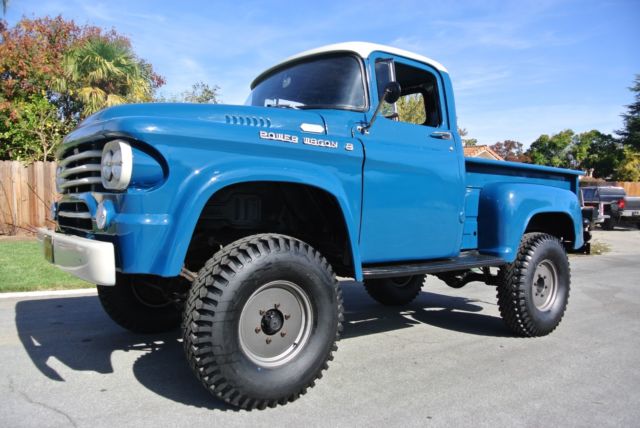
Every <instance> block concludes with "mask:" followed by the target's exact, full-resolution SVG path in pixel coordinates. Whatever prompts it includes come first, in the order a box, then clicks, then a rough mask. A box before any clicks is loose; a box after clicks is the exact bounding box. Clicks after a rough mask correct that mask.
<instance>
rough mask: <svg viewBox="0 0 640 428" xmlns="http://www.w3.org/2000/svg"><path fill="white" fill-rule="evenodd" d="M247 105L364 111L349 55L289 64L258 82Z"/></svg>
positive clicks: (361, 82)
mask: <svg viewBox="0 0 640 428" xmlns="http://www.w3.org/2000/svg"><path fill="white" fill-rule="evenodd" d="M246 104H247V105H252V106H261V107H280V108H297V109H305V108H306V109H312V108H322V109H325V108H326V109H341V110H364V109H365V107H366V100H365V90H364V80H363V78H362V69H361V68H360V62H359V61H358V60H357V59H356V58H355V57H353V56H348V55H345V56H337V57H335V56H334V57H323V58H316V59H312V60H307V61H305V62H303V63H298V64H294V65H291V66H289V67H286V68H283V69H280V70H278V71H276V72H275V73H273V74H271V75H270V76H269V77H267V78H266V79H264V80H262V81H261V82H260V83H258V84H257V85H256V86H255V87H254V88H253V91H252V92H251V94H250V95H249V98H248V99H247V102H246Z"/></svg>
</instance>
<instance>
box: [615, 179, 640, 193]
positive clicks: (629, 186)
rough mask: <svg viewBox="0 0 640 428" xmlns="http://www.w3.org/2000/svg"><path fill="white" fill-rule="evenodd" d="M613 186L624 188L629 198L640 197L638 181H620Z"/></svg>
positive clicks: (639, 183)
mask: <svg viewBox="0 0 640 428" xmlns="http://www.w3.org/2000/svg"><path fill="white" fill-rule="evenodd" d="M613 185H615V186H620V187H624V191H625V192H627V196H640V182H638V181H620V182H617V183H613Z"/></svg>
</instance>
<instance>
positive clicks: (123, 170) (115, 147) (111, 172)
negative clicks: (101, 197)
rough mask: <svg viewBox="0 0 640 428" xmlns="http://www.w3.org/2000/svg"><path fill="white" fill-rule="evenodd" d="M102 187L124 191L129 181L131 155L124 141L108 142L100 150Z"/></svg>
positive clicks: (127, 144)
mask: <svg viewBox="0 0 640 428" xmlns="http://www.w3.org/2000/svg"><path fill="white" fill-rule="evenodd" d="M100 166H101V171H102V185H103V186H104V187H105V188H107V189H113V190H124V189H126V188H127V186H128V185H129V182H130V181H131V173H132V171H133V153H132V151H131V146H130V145H129V143H127V142H126V141H122V140H114V141H109V142H108V143H107V144H106V145H105V146H104V149H102V161H101V163H100Z"/></svg>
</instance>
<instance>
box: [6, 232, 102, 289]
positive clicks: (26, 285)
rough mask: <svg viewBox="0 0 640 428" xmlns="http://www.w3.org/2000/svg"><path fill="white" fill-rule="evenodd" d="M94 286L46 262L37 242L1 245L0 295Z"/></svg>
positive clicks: (7, 242)
mask: <svg viewBox="0 0 640 428" xmlns="http://www.w3.org/2000/svg"><path fill="white" fill-rule="evenodd" d="M93 286H94V285H93V284H89V283H88V282H85V281H82V280H81V279H77V278H75V277H73V276H71V275H69V274H67V273H65V272H63V271H61V270H60V269H58V268H57V267H55V266H53V265H51V264H49V263H48V262H47V261H45V259H44V258H43V256H42V250H41V249H40V244H39V243H38V242H37V241H32V240H29V241H0V292H7V291H35V290H62V289H69V288H86V287H93Z"/></svg>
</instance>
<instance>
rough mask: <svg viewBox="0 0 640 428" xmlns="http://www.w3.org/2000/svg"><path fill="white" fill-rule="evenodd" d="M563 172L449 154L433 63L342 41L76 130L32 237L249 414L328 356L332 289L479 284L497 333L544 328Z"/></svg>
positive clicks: (457, 148)
mask: <svg viewBox="0 0 640 428" xmlns="http://www.w3.org/2000/svg"><path fill="white" fill-rule="evenodd" d="M403 97H408V98H407V99H406V100H409V101H412V102H413V105H415V106H417V110H418V111H417V112H415V111H413V113H412V114H410V115H409V114H407V112H406V111H404V110H403V109H401V108H398V106H399V105H400V104H401V103H400V98H403ZM416 100H417V101H416ZM414 110H415V109H414ZM580 174H581V173H580V172H577V171H571V170H566V169H557V168H549V167H544V166H534V165H525V164H519V163H511V162H498V161H489V160H484V159H465V157H464V155H463V144H462V141H461V139H460V136H459V135H458V133H457V125H456V110H455V104H454V97H453V90H452V86H451V81H450V79H449V75H448V73H447V70H446V69H445V68H444V67H443V66H442V65H441V64H439V63H437V62H435V61H433V60H431V59H429V58H426V57H423V56H421V55H416V54H414V53H411V52H407V51H404V50H400V49H396V48H392V47H387V46H381V45H374V44H369V43H342V44H336V45H331V46H326V47H323V48H319V49H314V50H311V51H307V52H304V53H301V54H299V55H296V56H294V57H291V58H289V59H287V60H285V61H283V62H282V63H280V64H278V65H276V66H274V67H272V68H269V69H268V70H266V71H264V72H263V73H262V74H260V75H259V76H258V77H257V78H256V79H255V80H254V81H253V83H252V84H251V93H250V95H249V97H248V99H247V101H246V103H245V105H242V106H233V105H191V104H138V105H123V106H117V107H113V108H109V109H106V110H103V111H101V112H99V113H96V114H95V115H93V116H91V117H89V118H87V119H86V120H85V121H84V122H83V123H82V124H81V125H80V126H79V127H78V128H77V129H76V130H75V131H73V132H72V133H71V134H70V135H69V136H68V137H67V138H66V139H65V141H64V144H63V147H62V149H61V151H60V152H59V171H58V175H57V177H58V178H57V180H58V181H57V185H58V188H59V191H60V193H61V194H62V198H61V199H60V200H59V201H58V202H57V203H56V204H54V206H53V207H52V214H53V216H54V218H55V220H56V222H57V225H56V230H55V231H53V230H46V229H41V230H40V231H39V235H40V239H41V241H42V243H43V248H44V255H45V257H46V258H47V259H48V260H49V261H50V262H52V263H54V264H56V265H58V266H59V267H60V268H62V269H64V270H66V271H68V272H71V273H73V274H75V275H77V276H78V277H80V278H83V279H85V280H87V281H90V282H92V283H95V284H97V288H98V295H99V299H100V301H101V303H102V305H103V307H104V309H105V311H106V312H107V314H109V316H110V317H111V318H112V319H113V320H114V321H115V322H116V323H118V324H120V325H121V326H122V327H124V328H127V329H129V330H131V331H134V332H139V333H154V332H160V331H164V330H169V329H172V328H176V327H178V326H179V325H182V331H183V339H184V350H185V353H186V357H187V359H188V361H189V363H190V365H191V367H192V369H193V371H194V373H195V375H196V377H197V378H198V379H199V380H200V381H201V382H202V384H203V385H204V386H205V387H206V388H207V389H208V390H209V391H211V392H212V393H213V394H214V395H215V396H217V397H219V398H221V399H223V400H225V401H227V402H228V403H231V404H233V405H236V406H239V407H242V408H264V407H265V406H275V405H277V404H284V403H287V402H290V401H293V400H295V399H296V398H298V397H299V396H300V395H301V394H303V393H304V392H305V391H306V390H307V389H308V388H309V387H311V386H313V385H314V382H315V380H316V379H318V378H319V377H320V376H321V372H322V371H323V370H324V369H326V368H327V363H328V361H329V360H331V359H332V353H333V352H334V351H335V350H336V349H337V348H336V342H337V340H338V338H339V336H340V332H341V330H342V325H341V324H342V321H343V303H342V297H341V291H340V287H339V286H338V282H337V280H336V275H338V276H341V277H351V278H354V279H355V280H356V281H358V282H361V283H362V284H363V285H364V287H366V289H367V291H368V293H369V294H370V295H371V296H372V297H373V298H374V299H375V300H377V301H379V302H380V303H382V304H387V305H406V304H409V303H410V302H411V301H412V300H413V299H414V298H415V297H416V296H417V295H418V293H419V292H420V289H421V287H422V286H423V283H424V281H425V276H426V275H428V274H430V275H434V276H436V277H439V278H440V279H442V280H443V281H445V282H446V283H447V284H449V285H450V286H452V287H461V286H463V285H465V284H467V283H469V282H472V281H481V282H485V283H487V284H490V285H494V286H496V287H497V300H498V304H499V308H500V313H501V315H502V317H503V319H504V321H505V323H506V325H507V327H508V328H509V329H510V330H512V331H513V332H514V333H515V334H517V335H521V336H542V335H546V334H548V333H550V332H551V331H552V330H554V328H555V327H556V326H557V325H558V324H559V323H560V320H561V318H562V316H563V314H564V312H565V308H566V305H567V301H568V296H569V283H570V273H569V263H568V259H567V251H572V250H576V249H579V248H581V247H583V245H584V244H585V238H584V236H585V225H584V224H583V219H582V214H581V207H580V203H579V198H578V196H577V192H578V191H579V188H578V178H579V175H580Z"/></svg>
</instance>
